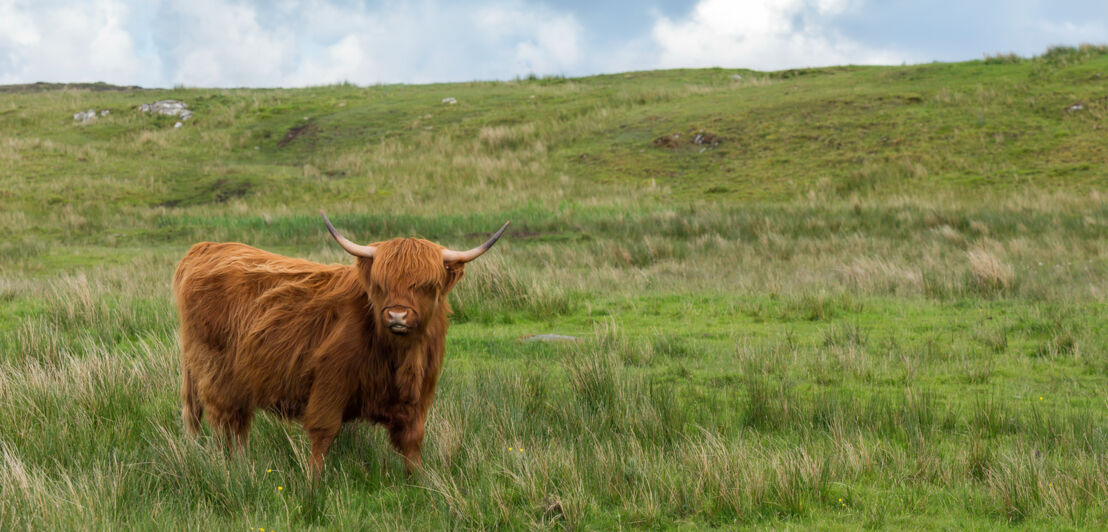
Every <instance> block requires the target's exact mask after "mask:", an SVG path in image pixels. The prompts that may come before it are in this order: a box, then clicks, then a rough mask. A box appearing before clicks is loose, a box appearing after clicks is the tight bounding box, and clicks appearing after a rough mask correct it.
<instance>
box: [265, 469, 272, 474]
mask: <svg viewBox="0 0 1108 532" xmlns="http://www.w3.org/2000/svg"><path fill="white" fill-rule="evenodd" d="M265 472H266V473H272V472H273V470H272V469H266V470H265Z"/></svg>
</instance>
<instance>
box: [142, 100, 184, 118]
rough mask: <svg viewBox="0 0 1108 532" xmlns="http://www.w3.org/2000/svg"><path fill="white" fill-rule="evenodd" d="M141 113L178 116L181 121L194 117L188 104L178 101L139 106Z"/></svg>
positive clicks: (164, 101) (160, 101) (159, 101)
mask: <svg viewBox="0 0 1108 532" xmlns="http://www.w3.org/2000/svg"><path fill="white" fill-rule="evenodd" d="M139 111H142V112H144V113H155V114H159V115H168V116H176V117H179V118H180V119H181V120H188V119H189V118H191V117H192V111H189V106H188V104H187V103H185V102H180V101H177V100H158V101H156V102H154V103H144V104H142V105H140V106H139Z"/></svg>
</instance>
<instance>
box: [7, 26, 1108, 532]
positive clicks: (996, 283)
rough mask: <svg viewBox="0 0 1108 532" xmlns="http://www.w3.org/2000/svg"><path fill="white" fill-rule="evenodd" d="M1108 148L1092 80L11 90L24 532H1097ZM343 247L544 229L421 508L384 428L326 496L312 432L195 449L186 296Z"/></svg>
mask: <svg viewBox="0 0 1108 532" xmlns="http://www.w3.org/2000/svg"><path fill="white" fill-rule="evenodd" d="M736 75H737V76H736ZM446 97H452V98H456V99H457V103H456V104H446V103H443V102H442V99H443V98H446ZM163 98H175V99H180V100H183V101H185V102H187V103H188V104H189V106H190V107H191V108H192V109H193V110H194V111H195V113H196V114H195V116H194V117H193V118H191V119H190V120H188V121H186V122H184V124H183V126H182V127H180V128H174V127H173V125H174V122H175V119H174V118H171V117H152V116H148V115H144V114H141V113H139V112H137V111H136V107H137V106H138V105H139V104H141V103H149V102H153V101H155V100H158V99H163ZM88 109H95V110H97V111H99V110H109V111H110V114H108V115H106V116H103V117H100V118H98V119H97V120H95V121H93V122H91V123H88V124H83V125H82V124H80V123H78V122H75V121H74V120H73V119H72V115H73V114H74V113H76V112H79V111H85V110H88ZM1106 114H1108V48H1104V47H1091V46H1085V47H1079V48H1054V49H1051V50H1048V51H1047V52H1045V53H1044V54H1042V55H1041V56H1039V57H1036V58H1031V59H1021V58H1018V57H1011V56H998V57H991V58H986V59H985V60H982V61H971V62H966V63H954V64H925V65H915V66H902V67H835V68H822V69H807V70H791V71H783V72H753V71H747V70H723V69H708V70H674V71H663V72H635V73H627V74H616V75H606V76H597V77H590V78H583V79H561V78H545V79H527V80H517V81H509V82H477V83H461V84H444V85H422V86H406V85H385V86H374V87H357V86H351V85H339V86H325V87H317V88H308V89H296V90H290V89H270V90H255V89H236V90H209V89H190V88H180V89H173V90H137V89H133V88H117V87H111V86H103V85H83V86H69V87H61V86H19V87H0V529H4V530H22V529H154V528H173V529H193V530H217V529H218V530H251V529H254V530H259V529H261V528H264V529H265V530H266V531H271V530H273V531H286V530H303V529H340V530H358V529H367V530H379V529H390V530H391V529H414V530H426V529H454V528H460V529H492V528H506V529H520V528H540V529H543V528H568V529H584V530H597V529H617V528H650V529H672V528H682V529H703V528H733V527H772V528H794V529H800V528H805V529H806V528H810V527H820V528H833V529H840V528H841V529H857V528H900V529H902V528H958V529H995V528H1001V527H1012V528H1016V529H1027V528H1031V529H1050V530H1057V529H1071V528H1072V529H1097V528H1100V527H1102V526H1103V524H1104V523H1105V522H1108V328H1106V327H1104V324H1105V317H1106V316H1108V314H1106V311H1108V309H1106V305H1105V300H1106V299H1108V230H1106V229H1108V196H1106V194H1108V188H1106V185H1108V129H1106V124H1108V122H1106V120H1105V115H1106ZM320 208H324V209H326V210H327V212H328V214H329V215H330V216H331V218H332V220H334V221H335V224H336V225H337V226H338V227H339V229H340V230H342V231H343V232H344V233H345V234H346V235H347V236H349V237H351V238H352V239H355V240H358V241H360V242H370V241H374V240H381V239H387V238H392V237H396V236H412V235H419V236H423V237H426V238H429V239H432V240H435V241H437V242H440V243H442V244H444V245H448V246H451V247H454V248H466V247H469V246H472V245H475V244H477V243H479V242H481V241H482V240H483V239H484V238H485V236H486V235H487V234H488V232H490V231H492V230H494V229H495V228H497V227H498V226H499V225H500V224H501V223H502V222H503V221H504V220H511V221H512V226H511V231H510V232H509V233H508V234H507V236H506V237H505V238H504V239H502V240H501V241H500V243H499V244H497V246H496V248H494V249H493V250H492V251H491V252H490V253H489V254H487V255H486V256H484V257H482V258H481V259H480V260H479V261H478V262H476V263H474V264H472V265H471V266H470V267H469V268H467V274H466V278H465V279H463V280H462V281H461V283H460V284H459V286H458V288H457V289H456V290H455V291H454V294H453V296H452V305H453V306H454V310H455V314H454V317H453V326H452V327H451V329H450V333H449V335H448V338H447V360H446V365H445V369H444V373H443V376H442V379H441V380H440V385H439V392H438V395H437V400H436V402H435V406H434V407H433V408H432V411H431V418H430V420H429V426H428V431H427V434H428V436H427V440H426V442H425V446H424V460H425V464H426V466H427V470H426V472H425V474H424V475H423V476H421V477H418V478H408V477H407V476H406V475H405V474H404V468H403V464H402V460H401V459H400V457H399V456H398V455H396V454H395V453H394V452H393V451H392V450H391V449H390V448H389V446H388V444H387V438H386V436H385V434H384V432H383V431H382V430H381V429H379V428H377V427H372V426H367V425H360V426H354V425H351V426H347V428H345V429H344V431H343V433H342V434H341V435H340V437H339V439H338V440H337V441H336V444H335V445H334V446H333V447H332V451H331V454H330V455H329V457H328V463H327V469H326V471H325V473H324V477H323V479H322V482H321V483H320V485H319V486H317V487H316V488H315V489H312V488H311V486H310V484H309V483H308V482H307V475H306V454H307V450H308V445H307V439H306V437H305V435H304V434H303V433H302V431H301V429H300V428H299V426H297V425H295V424H292V423H287V422H283V421H280V420H278V419H275V418H273V417H271V416H267V415H262V416H259V418H258V419H257V421H256V422H255V425H254V429H253V434H252V436H251V444H250V448H249V449H248V451H247V452H246V455H245V456H241V457H235V456H230V455H228V454H227V453H226V452H225V451H224V450H223V449H222V447H221V446H220V445H219V442H218V440H216V439H215V438H214V436H213V435H212V432H211V431H210V430H208V429H205V434H206V435H205V436H203V437H201V438H199V439H190V438H188V437H186V436H185V434H184V431H183V429H182V426H181V422H180V417H179V414H178V412H179V400H178V395H177V388H178V383H179V352H178V348H177V338H176V327H177V316H176V311H175V308H174V306H173V301H172V298H171V293H170V279H171V276H172V272H173V268H174V266H175V264H176V262H177V261H178V260H179V259H180V257H181V256H182V255H183V254H184V252H185V250H186V249H187V248H188V246H189V245H191V244H192V243H194V242H196V241H201V240H216V241H223V240H233V241H241V242H245V243H248V244H251V245H255V246H258V247H261V248H263V249H267V250H271V251H276V252H279V253H283V254H287V255H290V256H297V257H304V258H309V259H312V260H318V261H322V262H350V259H349V257H348V256H347V255H346V254H345V253H344V252H343V251H342V250H341V249H340V248H339V247H338V246H337V245H335V243H334V242H333V241H332V240H331V239H330V237H329V236H328V235H327V233H326V230H325V228H324V226H323V224H322V221H321V219H320V218H319V216H318V214H317V213H318V210H319V209H320ZM542 333H558V334H567V335H573V336H576V337H579V338H580V339H581V341H579V342H567V343H536V342H525V341H522V340H523V339H524V338H526V337H528V336H530V335H535V334H542Z"/></svg>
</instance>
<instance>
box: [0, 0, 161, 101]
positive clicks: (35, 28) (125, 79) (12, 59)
mask: <svg viewBox="0 0 1108 532" xmlns="http://www.w3.org/2000/svg"><path fill="white" fill-rule="evenodd" d="M129 21H130V10H129V9H128V7H127V6H126V5H125V4H123V3H121V2H119V1H116V0H96V1H94V2H90V3H83V4H78V5H68V4H64V3H63V4H52V3H48V2H47V3H41V2H0V83H26V82H30V81H108V82H115V83H151V82H155V80H157V74H158V71H159V69H160V68H159V65H158V59H157V57H156V56H153V55H151V54H143V53H141V52H140V51H139V50H138V49H137V47H136V46H135V43H134V40H133V39H132V38H131V35H130V33H129V32H128V31H127V28H126V26H127V24H128V22H129Z"/></svg>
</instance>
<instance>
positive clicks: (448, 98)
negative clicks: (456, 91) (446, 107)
mask: <svg viewBox="0 0 1108 532" xmlns="http://www.w3.org/2000/svg"><path fill="white" fill-rule="evenodd" d="M442 103H447V104H450V105H454V104H456V103H458V100H455V99H454V98H451V97H449V96H447V97H446V98H443V99H442Z"/></svg>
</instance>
